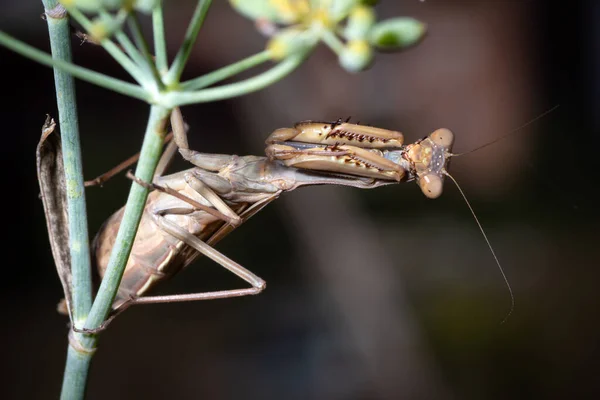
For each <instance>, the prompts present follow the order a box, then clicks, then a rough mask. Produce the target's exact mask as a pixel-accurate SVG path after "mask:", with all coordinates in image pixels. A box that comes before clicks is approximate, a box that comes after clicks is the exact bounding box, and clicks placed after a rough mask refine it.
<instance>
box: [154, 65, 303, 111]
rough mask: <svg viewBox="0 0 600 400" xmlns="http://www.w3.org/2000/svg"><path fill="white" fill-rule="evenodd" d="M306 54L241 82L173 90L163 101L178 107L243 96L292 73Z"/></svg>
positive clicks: (170, 105)
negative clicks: (213, 86) (192, 89)
mask: <svg viewBox="0 0 600 400" xmlns="http://www.w3.org/2000/svg"><path fill="white" fill-rule="evenodd" d="M305 57H306V55H305V54H300V55H295V56H292V57H289V58H287V59H285V60H283V61H282V62H280V63H279V64H277V65H276V66H274V67H273V68H271V69H269V70H268V71H265V72H263V73H262V74H259V75H257V76H255V77H252V78H249V79H246V80H243V81H241V82H236V83H232V84H229V85H224V86H219V87H215V88H210V89H203V90H200V91H197V92H171V93H167V94H165V96H164V97H163V99H162V100H163V103H162V104H166V105H168V106H169V107H176V106H180V105H185V104H192V103H206V102H209V101H217V100H224V99H229V98H232V97H237V96H242V95H244V94H248V93H251V92H255V91H257V90H260V89H263V88H265V87H267V86H269V85H272V84H273V83H275V82H277V81H279V80H280V79H282V78H284V77H285V76H286V75H288V74H289V73H291V72H292V71H293V70H294V69H296V68H297V67H298V66H299V65H300V64H302V62H303V61H304V59H305Z"/></svg>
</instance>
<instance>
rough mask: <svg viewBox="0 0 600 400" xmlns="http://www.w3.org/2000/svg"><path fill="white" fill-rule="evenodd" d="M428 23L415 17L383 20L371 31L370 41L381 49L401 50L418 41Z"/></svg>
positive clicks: (423, 34)
mask: <svg viewBox="0 0 600 400" xmlns="http://www.w3.org/2000/svg"><path fill="white" fill-rule="evenodd" d="M426 32H427V25H425V24H424V23H423V22H421V21H418V20H416V19H414V18H392V19H388V20H385V21H382V22H380V23H378V24H376V25H375V26H373V29H371V31H370V32H369V42H370V43H371V44H372V45H373V46H375V47H377V48H378V49H380V50H400V49H404V48H406V47H409V46H412V45H414V44H416V43H418V42H419V41H420V40H421V39H422V38H423V37H424V36H425V33H426Z"/></svg>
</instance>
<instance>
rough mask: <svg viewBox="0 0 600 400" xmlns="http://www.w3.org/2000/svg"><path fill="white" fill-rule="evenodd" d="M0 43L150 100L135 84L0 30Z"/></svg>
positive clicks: (46, 62)
mask: <svg viewBox="0 0 600 400" xmlns="http://www.w3.org/2000/svg"><path fill="white" fill-rule="evenodd" d="M0 45H2V46H4V47H6V48H8V49H10V50H12V51H14V52H15V53H18V54H20V55H22V56H24V57H27V58H30V59H32V60H34V61H37V62H39V63H40V64H44V65H46V66H49V67H55V68H58V69H60V70H61V71H64V72H68V73H69V74H71V75H73V76H74V77H76V78H79V79H82V80H84V81H87V82H90V83H93V84H95V85H98V86H101V87H103V88H105V89H110V90H112V91H115V92H117V93H121V94H124V95H126V96H130V97H134V98H136V99H140V100H143V101H145V102H151V101H152V97H151V96H150V94H148V93H147V92H146V91H145V90H144V89H142V88H141V87H139V86H137V85H134V84H132V83H129V82H125V81H122V80H120V79H115V78H113V77H110V76H108V75H104V74H101V73H99V72H96V71H92V70H90V69H87V68H83V67H80V66H78V65H75V64H72V63H70V62H66V61H63V60H58V59H53V58H52V56H51V55H49V54H47V53H44V52H43V51H41V50H38V49H36V48H35V47H32V46H30V45H28V44H26V43H24V42H22V41H20V40H18V39H15V38H14V37H12V36H10V35H7V34H6V33H4V32H2V31H0Z"/></svg>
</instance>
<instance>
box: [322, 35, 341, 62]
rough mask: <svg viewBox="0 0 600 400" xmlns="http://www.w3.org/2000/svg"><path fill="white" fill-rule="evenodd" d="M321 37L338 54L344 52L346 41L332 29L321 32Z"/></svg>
mask: <svg viewBox="0 0 600 400" xmlns="http://www.w3.org/2000/svg"><path fill="white" fill-rule="evenodd" d="M321 39H323V42H325V44H326V45H327V46H329V48H330V49H331V50H333V51H334V52H335V53H336V54H337V55H338V56H339V55H340V54H342V53H343V52H344V42H342V41H341V40H340V38H339V37H337V36H336V34H335V33H334V32H332V31H330V30H324V31H323V32H322V33H321Z"/></svg>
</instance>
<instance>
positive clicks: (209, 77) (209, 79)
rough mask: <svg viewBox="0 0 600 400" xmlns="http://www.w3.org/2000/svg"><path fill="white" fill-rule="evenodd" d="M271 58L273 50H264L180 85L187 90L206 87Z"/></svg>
mask: <svg viewBox="0 0 600 400" xmlns="http://www.w3.org/2000/svg"><path fill="white" fill-rule="evenodd" d="M269 60H271V52H270V51H268V50H264V51H262V52H260V53H258V54H255V55H253V56H250V57H247V58H244V59H243V60H240V61H238V62H236V63H233V64H230V65H228V66H226V67H223V68H219V69H218V70H216V71H213V72H210V73H208V74H206V75H203V76H199V77H198V78H194V79H191V80H189V81H186V82H183V83H182V84H181V85H180V89H181V90H185V91H190V90H198V89H204V88H205V87H208V86H210V85H214V84H215V83H217V82H220V81H222V80H224V79H227V78H231V77H232V76H234V75H237V74H239V73H240V72H243V71H245V70H247V69H250V68H253V67H256V66H257V65H260V64H262V63H264V62H267V61H269Z"/></svg>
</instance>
